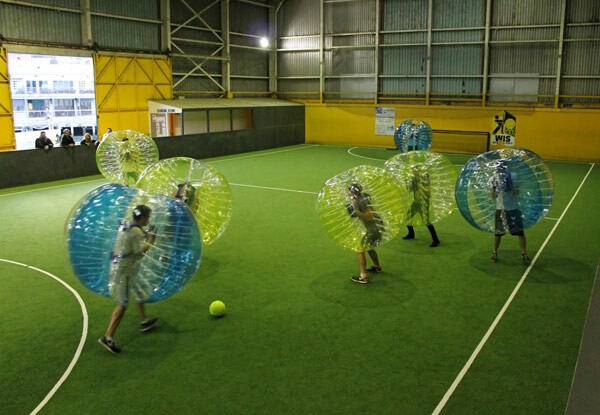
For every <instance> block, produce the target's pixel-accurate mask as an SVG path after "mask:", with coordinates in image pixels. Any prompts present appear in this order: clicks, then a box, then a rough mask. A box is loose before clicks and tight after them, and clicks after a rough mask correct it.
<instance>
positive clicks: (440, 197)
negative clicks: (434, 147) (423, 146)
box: [385, 150, 457, 226]
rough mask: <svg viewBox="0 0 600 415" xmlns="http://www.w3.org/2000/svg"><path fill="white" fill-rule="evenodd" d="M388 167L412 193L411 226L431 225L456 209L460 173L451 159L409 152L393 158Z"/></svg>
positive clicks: (402, 185) (401, 184)
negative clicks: (456, 193)
mask: <svg viewBox="0 0 600 415" xmlns="http://www.w3.org/2000/svg"><path fill="white" fill-rule="evenodd" d="M385 167H386V169H387V170H388V171H389V172H390V173H391V174H392V175H393V176H394V177H395V178H396V179H397V180H398V183H399V186H400V187H402V188H403V189H405V190H406V191H408V193H409V200H410V204H409V207H408V210H407V211H406V220H407V222H408V224H409V225H410V226H423V225H430V224H432V223H435V222H437V221H439V220H441V219H443V218H445V217H446V216H448V215H450V214H451V213H452V211H454V209H456V201H455V198H454V186H455V185H456V178H457V173H456V170H455V169H454V167H453V166H452V163H451V162H450V160H448V159H447V158H446V157H444V156H442V155H441V154H438V153H434V152H431V151H425V150H417V151H409V152H408V153H403V154H398V155H397V156H394V157H392V158H391V159H389V160H388V161H386V162H385Z"/></svg>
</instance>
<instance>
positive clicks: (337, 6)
mask: <svg viewBox="0 0 600 415" xmlns="http://www.w3.org/2000/svg"><path fill="white" fill-rule="evenodd" d="M377 4H379V8H380V16H379V27H378V28H377V27H376V21H377V16H376V10H377V9H376V7H377ZM428 5H429V0H379V2H377V0H355V1H345V2H334V1H330V0H323V4H322V5H321V1H319V0H306V1H301V0H287V1H286V2H285V3H284V4H283V6H282V7H281V10H280V11H279V15H278V34H279V46H278V47H279V49H278V69H279V71H278V79H279V91H308V89H307V88H309V87H310V86H312V87H313V88H315V89H314V90H313V91H312V92H313V93H318V92H319V90H318V89H316V88H318V87H319V79H318V75H319V72H320V71H319V53H320V52H319V46H320V26H319V21H320V19H321V16H320V10H321V7H323V25H324V34H323V42H324V49H325V50H324V52H323V59H324V73H323V78H324V85H325V87H324V89H323V92H324V93H325V97H328V95H327V92H330V93H332V94H330V95H331V97H333V95H335V93H337V94H339V95H343V93H344V90H343V88H346V87H348V83H347V82H341V81H339V79H347V78H349V77H353V76H354V77H355V78H356V80H357V81H356V82H357V83H359V82H362V81H361V79H363V77H364V75H367V74H374V71H375V68H376V63H375V62H376V61H377V60H378V61H379V65H378V74H377V76H378V78H379V82H378V87H377V88H378V92H379V95H380V97H382V98H384V97H385V98H388V99H389V98H390V97H391V98H394V97H396V98H401V97H404V96H409V97H410V96H413V97H420V98H422V99H423V100H425V99H426V92H428V91H427V77H428V70H427V51H428V20H429V10H428ZM486 5H487V0H432V6H433V7H432V10H431V21H432V24H431V67H430V73H429V76H430V89H429V92H430V93H431V99H432V100H434V101H435V100H436V99H443V100H448V99H456V100H462V101H463V102H468V101H478V100H479V101H481V100H482V94H483V93H484V90H485V91H490V90H492V89H497V88H492V87H494V86H495V85H496V84H500V83H502V82H504V83H506V82H505V81H502V80H506V78H509V79H514V80H515V84H519V83H520V82H521V83H522V82H523V81H522V80H523V79H531V80H533V81H534V82H533V83H531V85H533V84H535V85H536V88H537V97H536V96H535V94H534V96H533V97H529V98H527V99H524V101H528V102H532V101H533V102H538V103H540V104H541V105H546V104H547V105H554V104H555V100H554V95H555V93H556V89H557V78H558V79H560V82H561V83H560V88H559V90H560V92H559V93H560V94H561V96H563V97H561V100H560V102H561V103H565V104H568V103H573V102H581V103H586V102H595V103H600V98H598V96H599V95H600V1H598V0H567V1H566V10H565V20H564V39H565V42H564V45H563V48H564V51H563V55H562V66H561V68H560V74H557V71H558V69H559V68H558V66H559V65H558V62H559V45H560V42H559V39H560V34H561V24H562V23H563V21H562V20H563V10H562V1H561V0H490V30H489V34H490V36H489V44H486V42H485V33H486ZM376 32H378V33H379V53H378V55H376V54H375V50H376V46H375V44H376ZM336 34H337V35H338V36H335V35H336ZM339 34H344V35H343V36H340V35H339ZM308 35H312V36H308ZM486 48H487V53H489V55H488V56H489V62H488V67H487V68H485V67H484V64H485V56H486ZM294 49H295V50H296V51H294ZM486 69H487V72H485V71H486ZM374 76H375V74H374ZM484 80H487V81H486V83H487V85H484ZM499 80H500V81H499ZM517 80H520V81H517ZM501 81H502V82H501ZM363 84H364V85H367V84H366V83H363ZM337 88H342V89H341V90H340V89H337ZM349 88H350V90H348V91H346V92H355V91H356V90H355V89H354V87H353V86H350V87H349ZM365 92H369V91H365ZM518 92H519V91H512V93H513V94H518ZM571 95H582V96H592V95H593V96H595V98H584V97H571ZM298 96H305V97H309V95H308V94H304V95H298ZM312 96H314V95H312ZM495 100H496V101H501V100H502V97H501V96H497V97H496V99H495ZM510 100H511V101H514V100H519V99H518V97H516V96H515V97H513V98H512V99H510Z"/></svg>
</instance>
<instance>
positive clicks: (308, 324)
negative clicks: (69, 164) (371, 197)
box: [0, 145, 600, 414]
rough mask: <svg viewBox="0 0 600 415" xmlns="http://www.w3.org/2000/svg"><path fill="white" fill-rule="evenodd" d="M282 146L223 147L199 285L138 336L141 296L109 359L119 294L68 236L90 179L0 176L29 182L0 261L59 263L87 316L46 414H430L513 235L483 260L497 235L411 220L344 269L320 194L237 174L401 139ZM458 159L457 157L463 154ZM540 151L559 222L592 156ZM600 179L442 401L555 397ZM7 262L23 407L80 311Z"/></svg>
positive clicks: (309, 164)
mask: <svg viewBox="0 0 600 415" xmlns="http://www.w3.org/2000/svg"><path fill="white" fill-rule="evenodd" d="M293 148H294V150H292V151H281V149H279V150H272V151H266V152H259V153H251V154H248V155H238V156H232V157H228V158H220V159H215V160H214V164H213V165H214V167H216V168H217V169H218V170H219V171H221V172H222V173H223V174H224V175H225V177H226V178H227V179H228V180H229V181H230V182H231V183H233V184H234V185H232V190H233V209H234V212H233V219H232V222H231V224H230V226H229V228H228V229H227V231H226V232H225V233H224V235H223V236H222V237H221V239H219V240H218V241H217V242H215V243H214V244H213V245H211V246H207V247H205V248H204V251H203V262H202V264H201V266H200V269H199V271H198V274H197V275H196V276H195V277H194V278H193V279H192V281H191V282H190V284H189V285H188V286H187V287H186V288H185V289H184V290H183V291H182V292H180V293H179V294H177V295H176V296H174V297H173V298H171V299H169V300H167V301H164V302H161V303H158V304H155V305H150V306H149V307H148V310H149V312H150V313H151V314H152V315H156V316H158V317H160V318H161V320H162V323H161V325H160V327H159V328H158V329H157V330H155V331H153V332H151V333H146V334H141V333H139V332H138V331H137V324H138V318H137V316H136V315H135V312H134V310H130V311H129V312H128V313H127V315H126V317H125V319H124V320H123V322H122V324H121V326H120V327H119V330H118V332H117V335H116V340H117V344H118V345H119V346H120V347H122V348H123V353H122V354H121V355H120V356H118V357H114V356H112V355H110V354H109V353H107V352H106V351H105V350H104V349H102V348H101V347H100V346H99V345H98V344H97V343H96V340H97V338H98V337H99V336H101V335H102V334H103V332H104V330H105V329H106V325H107V323H108V319H109V316H110V312H111V310H112V307H113V304H112V303H111V301H110V300H108V299H105V298H102V297H100V296H97V295H95V294H93V293H91V292H89V291H87V290H86V289H85V288H83V286H82V285H81V284H80V283H79V282H78V281H77V279H76V278H75V277H74V276H73V275H72V272H71V271H70V268H69V265H68V261H67V258H66V254H65V251H64V248H63V238H64V236H63V235H64V232H63V227H64V222H65V220H66V217H67V215H68V213H69V212H70V210H71V208H72V206H73V205H74V204H75V203H76V202H77V201H78V200H79V199H80V198H81V197H82V196H83V195H84V194H85V193H86V192H87V191H89V190H91V189H92V188H94V187H95V186H97V185H99V184H100V183H101V181H98V180H97V179H98V177H91V178H86V179H82V180H81V181H79V182H78V181H64V182H56V183H51V184H46V185H38V186H30V187H27V188H18V189H5V190H3V191H0V195H1V194H7V193H12V192H20V191H24V190H33V191H28V192H26V193H20V194H15V195H10V196H0V214H1V218H2V219H0V224H1V228H2V230H3V231H2V234H0V247H2V251H1V252H2V253H1V255H0V258H5V259H10V260H14V261H19V262H23V263H27V264H30V265H33V266H37V267H40V268H43V269H44V270H47V271H49V272H51V273H53V274H55V275H57V276H59V277H60V278H62V279H63V280H65V281H66V282H68V283H69V284H71V285H72V286H73V287H74V288H75V289H77V291H78V292H79V293H80V294H81V296H82V298H83V300H84V302H85V304H86V306H87V309H88V313H89V322H90V325H89V336H88V340H87V342H86V345H85V347H84V349H83V353H82V355H81V357H80V359H79V361H78V363H77V365H76V366H75V369H74V371H73V372H72V373H71V375H70V376H69V378H68V379H67V381H66V382H65V383H64V384H63V386H62V387H61V388H60V389H59V390H58V392H57V393H56V395H55V396H54V397H53V398H52V399H51V400H50V402H49V403H48V404H47V405H46V407H45V408H44V410H43V412H42V413H48V414H54V413H56V414H59V413H60V414H64V413H98V412H100V411H103V412H104V411H111V412H114V413H128V414H138V413H139V414H148V413H164V412H167V411H169V412H174V413H207V414H208V413H227V414H238V413H239V414H285V413H291V414H337V413H340V414H342V413H343V414H365V413H369V414H371V413H373V414H374V413H377V414H388V413H398V414H429V413H431V412H432V411H433V409H434V408H435V407H436V405H437V404H438V402H439V401H440V399H441V398H442V396H443V395H444V393H445V392H446V390H447V389H448V388H449V386H450V384H451V383H452V382H453V380H454V378H455V377H456V376H457V374H458V373H459V371H460V370H461V368H462V367H463V365H464V364H465V362H466V361H467V359H468V358H469V356H470V355H471V353H472V352H473V350H474V349H475V347H476V345H477V344H478V342H479V341H480V340H481V338H482V336H483V335H484V333H485V332H486V331H487V329H488V328H489V327H490V325H491V323H492V321H493V320H494V318H495V317H496V315H497V314H498V312H499V310H500V309H501V307H502V305H503V304H504V303H505V301H506V300H507V298H508V297H509V295H510V293H511V292H512V290H513V289H514V287H515V285H516V284H517V282H518V280H519V279H520V278H521V276H522V275H523V272H524V271H525V269H526V267H524V266H523V265H522V264H521V261H520V253H519V249H518V244H517V240H516V239H514V238H509V237H507V238H504V240H503V242H502V245H501V247H500V251H499V262H498V263H497V264H491V263H490V261H489V256H490V253H491V243H492V236H491V235H489V234H485V233H483V232H480V231H477V230H475V229H474V228H472V227H470V226H469V225H468V224H467V223H466V222H465V221H464V219H463V218H462V216H460V214H459V213H458V212H455V213H453V214H452V215H451V216H450V217H449V218H447V219H445V220H444V221H442V222H440V223H439V224H438V225H436V228H437V229H438V233H439V236H440V239H441V241H442V245H441V246H440V247H438V248H435V250H433V249H430V248H429V247H428V245H429V242H430V240H429V235H428V233H427V231H426V230H425V229H424V228H417V229H416V231H417V239H416V240H413V241H403V240H402V239H400V238H396V239H395V240H394V241H392V242H391V243H389V244H388V245H386V246H384V247H382V248H381V249H379V250H378V252H379V254H380V258H381V261H382V264H383V266H384V273H382V274H378V275H376V276H374V277H373V278H372V284H369V285H366V286H365V285H359V284H352V283H351V282H350V280H349V277H350V276H351V275H353V274H355V273H356V272H357V260H356V254H354V253H352V252H346V251H343V250H342V249H340V248H338V247H337V246H336V245H335V244H334V243H333V242H332V241H331V240H330V239H329V238H328V237H327V235H326V234H325V231H324V230H323V229H322V227H321V225H320V222H319V219H318V217H317V214H316V207H315V203H316V195H313V194H307V193H292V192H285V191H278V190H269V189H261V188H252V187H241V186H238V185H237V184H245V185H254V186H267V187H277V188H282V189H293V190H302V191H307V192H318V191H319V189H320V187H321V186H322V185H323V183H324V181H325V180H326V179H328V178H329V177H331V176H333V175H335V174H337V173H340V172H341V171H343V170H345V169H347V168H350V167H354V166H356V165H359V164H373V165H377V166H381V165H383V162H384V161H385V159H387V158H389V157H391V156H393V155H394V154H395V152H393V151H388V150H382V149H368V148H354V149H352V153H354V154H355V155H352V154H350V153H348V150H349V148H348V147H334V146H310V145H305V146H298V147H293ZM290 149H292V148H287V149H284V150H290ZM258 154H262V155H260V156H256V155H258ZM247 156H251V157H247ZM255 156H256V157H255ZM356 156H362V157H368V159H367V158H359V157H356ZM449 157H450V159H451V160H452V162H453V163H455V164H456V165H457V166H456V168H457V169H460V166H461V165H462V164H464V162H466V161H467V160H468V158H469V157H468V156H463V155H460V156H459V155H449ZM371 158H372V159H371ZM373 159H375V160H373ZM549 165H550V168H551V170H552V172H553V174H554V177H555V181H556V197H555V202H554V205H553V207H552V209H551V211H550V213H549V215H548V216H549V217H554V218H559V217H560V215H561V214H562V212H563V211H564V209H565V207H566V205H567V203H568V202H569V200H570V199H571V197H572V196H573V194H574V192H575V191H576V189H577V187H578V186H579V184H580V183H581V181H582V179H583V177H584V176H585V175H586V173H587V172H588V170H589V168H590V165H589V164H585V163H559V162H549ZM90 179H91V180H94V181H90ZM64 184H67V186H63V187H57V188H52V187H49V186H56V185H64ZM599 185H600V171H599V169H598V168H597V167H596V168H594V169H593V170H592V173H591V174H590V176H589V177H588V179H587V181H586V183H585V185H584V186H583V188H582V190H581V192H580V194H579V195H578V197H577V198H576V199H575V201H574V203H573V204H572V206H571V207H570V209H569V211H568V212H567V214H566V215H565V217H564V219H563V220H562V222H561V223H560V225H559V226H558V228H557V230H556V232H555V234H554V236H553V237H552V238H551V239H550V241H549V242H548V244H547V246H546V247H545V248H544V251H543V253H542V255H541V256H540V257H539V259H538V261H537V263H536V265H535V267H534V268H533V270H532V272H531V274H530V275H529V276H528V278H527V280H526V282H525V284H524V285H523V286H522V288H521V290H520V291H519V293H518V295H517V296H516V298H515V300H514V301H513V303H512V305H511V306H510V308H509V309H508V311H507V313H506V314H505V316H504V318H503V319H502V320H501V322H500V324H499V325H498V327H497V328H496V330H495V332H494V333H493V334H492V336H491V338H490V340H489V341H488V343H487V344H486V346H485V347H484V348H483V350H482V352H481V354H480V355H479V357H478V358H477V359H476V361H475V363H474V364H473V366H472V367H471V369H470V370H469V371H468V372H467V374H466V376H465V378H464V379H463V381H462V382H461V383H460V385H459V386H458V388H457V390H456V392H455V394H454V395H453V396H452V397H451V399H450V400H449V402H448V404H447V405H446V407H445V409H444V411H443V412H442V413H444V414H465V413H469V414H472V413H490V414H514V413H535V414H546V413H547V414H555V413H562V412H564V409H565V406H566V402H567V398H568V392H569V387H570V382H571V379H572V376H573V370H574V367H575V361H576V358H577V353H578V349H579V342H580V338H581V332H582V328H583V323H584V320H585V314H586V310H587V304H588V300H589V296H590V291H591V286H592V282H593V277H594V273H595V269H596V265H597V261H598V255H599V252H600V244H599V241H598V239H597V229H598V227H599V225H600V219H599V218H598V217H597V215H595V214H594V210H593V209H592V207H594V206H598V205H599V202H600V200H599V199H600V195H598V193H597V192H596V191H595V190H596V189H598V188H599ZM555 224H556V221H553V220H548V219H545V220H542V221H541V222H540V223H539V224H537V225H536V226H535V227H534V228H533V229H531V230H530V231H528V232H527V237H528V250H529V252H530V256H531V257H532V258H533V256H534V254H535V252H536V251H537V250H538V249H539V248H540V246H541V245H542V243H543V242H544V240H546V238H547V236H548V234H549V233H550V231H551V230H552V228H553V226H554V225H555ZM0 275H2V279H3V287H2V288H3V289H2V290H0V311H1V312H2V318H0V321H1V322H2V328H3V340H2V342H1V343H0V344H1V348H2V352H3V353H2V354H1V356H2V357H0V359H2V360H0V363H1V365H2V368H3V373H2V375H0V380H1V382H0V384H1V385H2V386H3V387H2V388H0V408H2V410H0V412H2V413H5V412H6V413H29V412H31V410H32V409H33V408H35V406H36V405H37V404H38V403H39V402H40V401H41V400H42V399H43V397H44V396H45V395H46V393H47V392H48V391H49V390H50V389H51V388H52V386H53V385H54V384H55V383H56V381H57V380H58V378H59V377H60V376H61V374H62V373H63V372H64V370H65V369H66V367H67V365H68V364H69V362H70V360H71V358H72V356H73V353H74V352H75V349H76V347H77V344H78V342H79V338H80V335H81V313H80V311H79V305H78V303H77V302H76V300H75V298H74V297H73V296H72V295H71V293H69V292H68V291H67V290H66V289H65V288H64V287H63V286H61V285H60V284H58V283H57V282H55V281H54V280H52V279H50V278H49V277H47V276H45V275H42V274H39V273H36V272H34V271H32V270H28V269H24V268H22V267H17V266H15V265H8V264H2V263H0ZM217 299H219V300H222V301H223V302H225V304H226V306H227V315H226V317H224V318H222V319H213V318H211V317H210V316H209V313H208V306H209V305H210V303H211V302H212V301H213V300H217Z"/></svg>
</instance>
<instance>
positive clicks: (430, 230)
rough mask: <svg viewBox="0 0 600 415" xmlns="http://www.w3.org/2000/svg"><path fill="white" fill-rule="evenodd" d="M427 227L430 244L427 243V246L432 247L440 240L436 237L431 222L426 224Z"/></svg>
mask: <svg viewBox="0 0 600 415" xmlns="http://www.w3.org/2000/svg"><path fill="white" fill-rule="evenodd" d="M427 229H428V230H429V233H430V234H431V245H429V246H430V247H432V248H435V247H436V246H438V245H439V244H440V240H439V239H438V236H437V232H436V231H435V228H434V227H433V225H431V224H430V225H427Z"/></svg>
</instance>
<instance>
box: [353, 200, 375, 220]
mask: <svg viewBox="0 0 600 415" xmlns="http://www.w3.org/2000/svg"><path fill="white" fill-rule="evenodd" d="M353 202H354V213H355V214H356V216H358V217H359V218H361V219H364V220H371V219H373V212H372V210H371V205H370V204H369V203H368V202H366V201H364V199H363V203H359V201H358V200H357V199H353ZM361 205H362V206H361ZM361 207H362V209H364V210H361Z"/></svg>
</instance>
